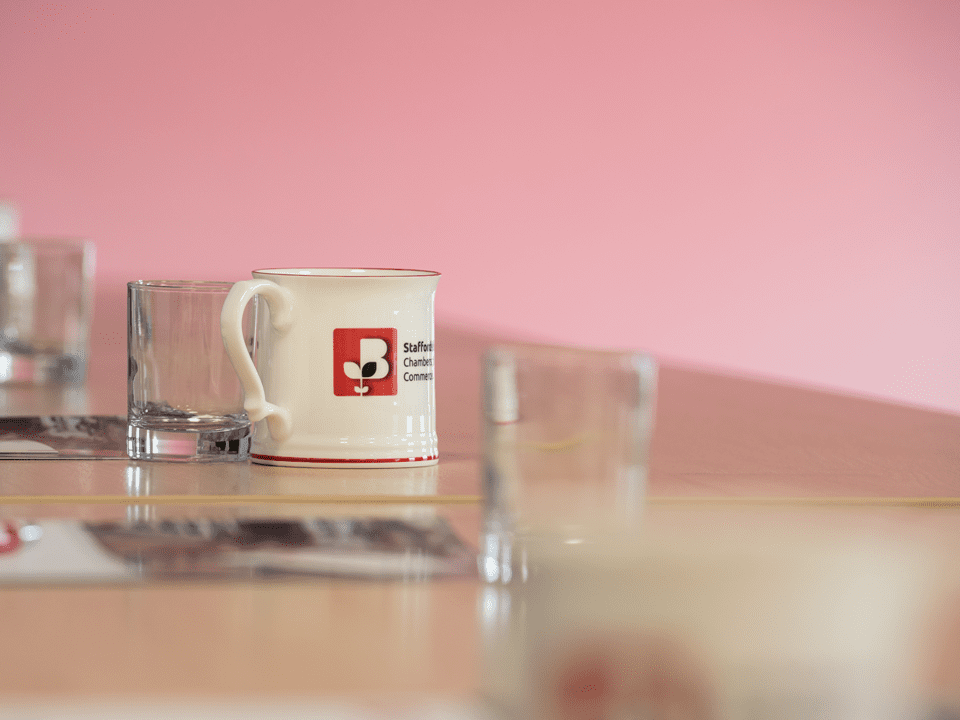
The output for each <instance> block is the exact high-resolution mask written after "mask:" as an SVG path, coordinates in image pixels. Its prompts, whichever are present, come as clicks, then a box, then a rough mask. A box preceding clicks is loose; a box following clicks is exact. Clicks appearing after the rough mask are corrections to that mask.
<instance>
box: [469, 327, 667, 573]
mask: <svg viewBox="0 0 960 720" xmlns="http://www.w3.org/2000/svg"><path fill="white" fill-rule="evenodd" d="M483 378H484V449H483V461H484V478H483V482H484V501H485V505H484V522H483V535H482V537H481V539H480V543H481V550H480V558H479V565H480V567H479V569H480V574H481V577H483V578H484V579H485V580H487V581H488V582H503V583H508V582H510V581H511V579H512V578H513V576H514V575H515V574H516V573H517V572H521V573H522V572H524V571H525V565H524V557H523V550H524V545H525V543H527V542H532V541H536V538H538V537H540V536H544V535H546V536H551V537H556V536H558V535H566V534H570V535H576V533H577V532H579V531H581V530H583V529H585V528H591V527H598V526H600V527H607V528H616V529H618V530H623V529H629V528H634V527H638V526H639V520H640V514H641V510H642V508H643V502H644V497H645V492H646V478H647V459H648V453H649V446H650V439H651V435H652V432H653V416H654V408H655V398H656V384H657V366H656V363H655V361H654V360H653V358H651V357H649V356H647V355H643V354H640V353H635V352H612V351H598V350H582V349H577V348H567V347H550V346H538V345H515V346H501V347H495V348H492V349H490V350H489V351H488V352H487V353H486V355H485V357H484V362H483Z"/></svg>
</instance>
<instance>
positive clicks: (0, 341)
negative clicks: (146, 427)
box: [0, 238, 96, 384]
mask: <svg viewBox="0 0 960 720" xmlns="http://www.w3.org/2000/svg"><path fill="white" fill-rule="evenodd" d="M95 257H96V249H95V246H94V244H93V243H92V242H90V241H88V240H71V239H40V238H37V239H33V238H28V239H22V240H9V241H2V242H0V383H17V382H19V383H37V384H44V383H71V382H82V381H83V380H84V378H85V377H86V372H87V356H88V354H89V346H90V321H91V318H92V316H93V270H94V264H95Z"/></svg>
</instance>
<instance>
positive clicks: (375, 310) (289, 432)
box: [221, 268, 440, 467]
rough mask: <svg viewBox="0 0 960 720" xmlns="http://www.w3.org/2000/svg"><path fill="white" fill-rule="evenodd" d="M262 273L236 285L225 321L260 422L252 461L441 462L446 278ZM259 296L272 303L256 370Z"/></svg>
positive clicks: (261, 329)
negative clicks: (438, 319) (248, 336)
mask: <svg viewBox="0 0 960 720" xmlns="http://www.w3.org/2000/svg"><path fill="white" fill-rule="evenodd" d="M253 278H254V279H253V280H245V281H243V282H238V283H236V284H235V285H234V286H233V289H232V290H231V291H230V294H229V295H228V296H227V300H226V302H225V303H224V306H223V315H222V316H221V329H222V331H223V341H224V344H225V346H226V348H227V354H228V355H229V356H230V360H231V362H232V363H233V366H234V368H236V370H237V374H238V375H239V376H240V381H241V383H242V384H243V389H244V393H245V395H246V399H245V401H244V408H245V409H246V411H247V414H248V415H249V416H250V420H251V422H256V423H257V425H256V428H255V430H254V434H253V441H252V448H251V453H250V454H251V458H252V459H253V462H255V463H260V464H264V465H285V466H293V467H354V466H367V467H389V466H398V465H402V466H404V467H416V466H421V465H433V464H435V463H436V462H437V458H438V451H437V432H436V398H435V394H434V378H433V376H434V352H433V343H434V334H433V297H434V293H435V292H436V288H437V282H438V281H439V279H440V273H436V272H432V271H427V270H383V269H349V268H287V269H270V270H255V271H254V272H253ZM255 295H261V296H262V297H263V299H264V300H266V302H265V303H264V302H261V303H260V305H259V311H258V312H259V317H258V318H257V333H256V334H257V343H256V347H255V351H254V357H255V358H256V366H255V365H254V362H253V360H251V357H250V354H249V352H248V349H247V347H246V345H245V344H244V341H243V336H242V333H241V331H240V322H241V318H242V315H243V309H244V307H245V306H246V304H247V303H248V302H249V301H250V299H251V298H253V297H254V296H255ZM258 368H259V374H258ZM260 421H263V422H260Z"/></svg>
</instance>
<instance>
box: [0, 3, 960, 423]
mask: <svg viewBox="0 0 960 720" xmlns="http://www.w3.org/2000/svg"><path fill="white" fill-rule="evenodd" d="M958 37H960V3H957V2H955V0H927V1H926V2H922V1H921V2H917V1H916V0H871V2H866V1H865V0H830V1H827V0H815V1H814V2H810V1H808V0H783V1H782V2H772V3H771V2H761V1H760V0H732V1H731V2H714V1H711V0H704V1H703V2H684V1H682V0H681V1H680V2H663V1H660V0H655V1H652V2H641V1H639V0H627V1H623V2H619V1H613V0H606V1H605V2H603V1H602V2H586V1H583V2H561V1H558V0H552V1H551V2H545V1H533V0H505V1H502V2H501V1H494V0H484V1H482V2H480V1H474V2H469V1H463V2H461V1H459V0H457V1H451V0H420V1H417V0H394V1H384V0H375V1H370V2H367V1H363V2H347V1H345V0H344V1H342V2H317V1H316V0H307V1H303V2H290V1H287V2H276V1H274V2H266V1H265V0H262V1H249V2H239V1H237V2H226V1H225V2H218V3H214V2H198V1H197V0H178V1H172V0H165V1H164V2H145V1H144V2H130V1H129V0H85V2H76V1H74V0H66V1H65V2H59V3H43V2H32V1H30V0H6V1H4V2H0V196H8V197H12V198H14V199H16V201H17V202H18V203H19V205H20V208H21V212H22V218H23V229H24V230H25V231H26V232H30V233H58V234H85V235H88V236H90V237H92V238H93V239H95V240H96V241H97V244H98V247H99V250H100V266H99V278H100V283H101V288H103V290H104V292H114V291H119V289H120V288H121V287H122V283H123V281H125V280H128V279H133V278H137V277H148V276H154V277H157V276H170V277H172V276H180V277H192V278H224V279H234V278H236V279H239V278H243V277H247V276H248V273H249V270H250V269H252V268H255V267H262V266H278V265H357V266H362V265H369V266H407V267H425V268H431V269H437V270H440V271H442V272H443V273H444V275H445V277H444V279H443V280H442V282H441V285H440V290H439V292H438V295H437V305H438V313H439V316H440V318H441V320H444V321H446V322H448V323H449V322H459V323H464V324H472V325H477V324H479V325H484V326H486V327H493V328H502V329H505V330H508V331H512V332H521V333H525V334H528V335H530V336H533V337H537V338H544V339H552V340H559V341H567V342H574V343H589V344H600V345H616V346H625V347H630V346H633V347H640V348H646V349H649V350H652V351H654V352H656V353H658V354H659V355H661V356H662V357H664V358H666V359H674V360H682V361H685V362H689V363H695V364H699V365H704V366H710V367H715V368H720V369H727V370H733V371H737V372H742V373H748V374H758V375H762V376H767V377H773V378H783V379H788V380H793V381H797V382H802V383H806V384H813V385H818V386H824V387H828V388H836V389H841V390H846V391H851V392H857V393H866V394H870V395H875V396H879V397H884V398H890V399H896V400H900V401H905V402H910V403H919V404H922V405H926V406H930V407H937V408H943V409H947V410H951V411H954V412H960V42H958V41H957V38H958Z"/></svg>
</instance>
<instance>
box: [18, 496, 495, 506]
mask: <svg viewBox="0 0 960 720" xmlns="http://www.w3.org/2000/svg"><path fill="white" fill-rule="evenodd" d="M480 500H481V498H480V496H479V495H0V505H264V504H270V505H309V504H323V503H326V504H334V503H335V504H338V505H413V504H419V505H475V504H477V503H479V502H480Z"/></svg>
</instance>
